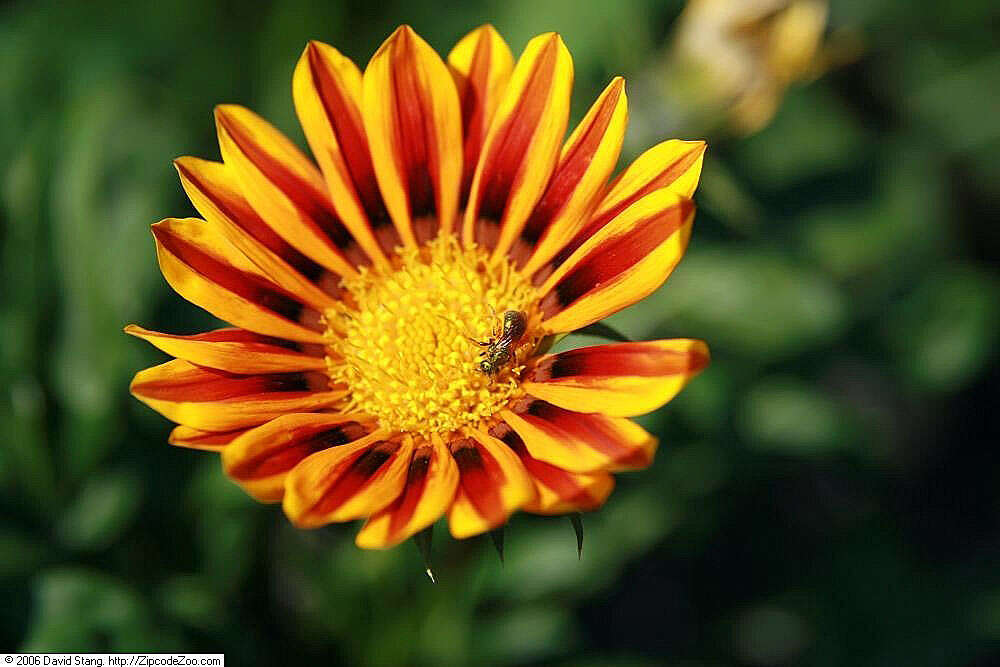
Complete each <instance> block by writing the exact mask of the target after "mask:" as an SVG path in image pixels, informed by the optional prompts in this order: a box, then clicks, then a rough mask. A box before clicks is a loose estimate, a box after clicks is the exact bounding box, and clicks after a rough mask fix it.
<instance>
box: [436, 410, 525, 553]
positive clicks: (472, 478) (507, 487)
mask: <svg viewBox="0 0 1000 667" xmlns="http://www.w3.org/2000/svg"><path fill="white" fill-rule="evenodd" d="M467 436H468V437H463V438H459V439H457V440H455V441H453V442H452V443H451V444H450V448H451V455H452V457H454V459H455V463H456V464H457V466H458V472H459V484H458V490H457V492H456V493H455V499H454V501H453V502H452V504H451V508H450V509H449V511H448V526H449V528H450V530H451V534H452V536H454V537H456V538H464V537H470V536H472V535H478V534H480V533H484V532H486V531H488V530H492V529H493V528H496V527H497V526H499V525H501V524H502V523H504V522H505V521H506V520H507V517H509V516H510V515H511V513H513V512H514V511H515V510H517V509H518V508H520V507H523V506H524V505H525V504H527V503H530V502H531V501H532V500H534V498H535V493H536V492H535V486H534V484H533V483H532V481H531V478H530V477H529V476H528V473H527V471H526V470H525V469H524V466H523V465H522V464H521V461H520V459H518V458H517V456H516V455H515V454H514V452H512V451H511V450H510V448H508V447H507V446H506V445H504V444H503V443H502V442H500V441H498V440H496V439H494V438H492V437H490V436H488V435H486V434H485V433H481V432H479V431H475V430H469V431H468V432H467Z"/></svg>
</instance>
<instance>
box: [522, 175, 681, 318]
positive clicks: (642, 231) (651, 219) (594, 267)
mask: <svg viewBox="0 0 1000 667" xmlns="http://www.w3.org/2000/svg"><path fill="white" fill-rule="evenodd" d="M693 219H694V203H693V202H692V201H691V200H690V199H684V198H682V197H680V196H679V195H676V194H674V193H672V192H670V191H669V190H666V189H663V190H657V191H656V192H654V193H652V194H649V195H647V196H646V197H644V198H642V199H640V200H639V201H638V202H636V203H635V204H633V205H632V206H631V207H629V208H628V209H626V210H625V211H624V212H622V213H621V214H620V215H619V216H618V217H616V218H615V219H614V220H612V221H611V222H610V223H608V224H607V225H605V226H604V227H603V228H602V229H601V230H600V231H598V233H597V234H595V235H594V236H593V237H591V238H590V239H589V240H587V242H586V243H584V244H583V245H582V246H580V248H579V249H578V250H577V251H576V252H575V253H573V254H572V255H571V256H570V257H569V258H568V259H567V260H566V262H565V263H564V264H563V265H562V266H560V267H559V268H558V269H556V271H555V273H553V274H552V275H551V276H550V277H549V278H548V280H546V282H545V283H544V284H543V285H542V286H541V287H540V288H539V293H540V294H541V295H542V297H541V300H540V306H541V310H542V314H543V322H542V325H543V326H544V327H546V328H547V329H548V330H549V331H552V332H564V331H573V330H575V329H578V328H580V327H583V326H586V325H588V324H592V323H593V322H597V321H598V320H601V319H603V318H605V317H607V316H608V315H611V314H612V313H615V312H618V311H619V310H621V309H622V308H625V307H626V306H629V305H631V304H633V303H635V302H636V301H639V300H640V299H643V298H644V297H646V296H648V295H649V294H650V293H652V292H653V291H654V290H655V289H656V288H657V287H659V286H660V285H661V284H662V283H663V281H664V280H666V279H667V276H669V275H670V273H671V271H673V269H674V267H675V266H677V263H678V262H679V261H680V259H681V257H682V256H683V254H684V250H685V249H686V248H687V242H688V239H689V238H690V235H691V222H692V220H693Z"/></svg>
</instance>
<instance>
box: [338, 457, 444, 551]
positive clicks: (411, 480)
mask: <svg viewBox="0 0 1000 667" xmlns="http://www.w3.org/2000/svg"><path fill="white" fill-rule="evenodd" d="M457 487H458V466H456V465H455V460H454V459H453V458H452V457H451V452H449V451H448V448H447V447H446V446H445V444H444V442H442V441H441V438H437V437H436V438H434V439H433V441H432V442H430V443H427V442H422V443H420V444H419V445H418V446H417V447H416V448H415V449H414V451H413V458H412V459H411V460H410V467H409V471H408V472H407V477H406V486H405V487H404V489H403V492H402V493H401V494H400V495H399V498H397V499H396V501H395V502H393V503H392V504H391V505H389V506H388V507H386V508H385V509H383V510H381V511H380V512H378V513H377V514H374V515H372V516H371V517H370V518H369V519H368V521H367V522H366V523H365V525H364V527H363V528H362V529H361V531H360V532H359V533H358V536H357V539H356V540H355V542H356V543H357V545H358V546H359V547H362V548H365V549H387V548H389V547H393V546H395V545H397V544H399V543H400V542H402V541H403V540H405V539H407V538H408V537H410V536H412V535H414V534H415V533H418V532H420V531H421V530H423V529H424V528H426V527H427V526H430V525H431V524H433V523H434V522H435V521H437V520H438V519H439V518H440V517H441V516H442V515H443V514H444V513H445V511H446V510H447V509H448V507H449V506H450V505H451V502H452V499H453V498H454V497H455V489H456V488H457Z"/></svg>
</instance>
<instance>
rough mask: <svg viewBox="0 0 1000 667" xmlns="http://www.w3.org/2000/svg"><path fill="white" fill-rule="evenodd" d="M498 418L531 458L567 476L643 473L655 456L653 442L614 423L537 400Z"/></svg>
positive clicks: (625, 423) (630, 426) (623, 422)
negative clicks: (575, 474) (625, 472)
mask: <svg viewBox="0 0 1000 667" xmlns="http://www.w3.org/2000/svg"><path fill="white" fill-rule="evenodd" d="M500 417H501V418H502V419H503V420H504V421H505V422H507V424H508V425H509V426H510V427H511V428H512V429H513V430H514V432H515V433H517V435H518V436H520V438H521V439H522V440H523V441H524V445H525V447H527V449H528V452H529V453H530V454H531V455H532V456H533V457H534V458H536V459H538V460H539V461H545V462H546V463H551V464H552V465H554V466H557V467H559V468H563V469H564V470H569V471H572V472H582V473H591V472H598V471H602V470H606V471H611V472H614V471H616V470H632V469H637V468H645V467H646V466H648V465H649V464H650V463H651V462H652V460H653V453H654V452H655V451H656V438H654V437H653V436H651V435H650V434H649V433H647V432H646V431H645V429H643V428H642V427H641V426H639V425H638V424H636V423H634V422H631V421H629V420H628V419H622V418H620V417H607V416H604V415H597V414H584V413H579V412H574V411H572V410H564V409H563V408H560V407H556V406H555V405H552V404H550V403H546V402H545V401H539V400H526V401H524V402H523V403H522V404H521V405H516V406H514V407H513V409H506V410H502V411H501V412H500Z"/></svg>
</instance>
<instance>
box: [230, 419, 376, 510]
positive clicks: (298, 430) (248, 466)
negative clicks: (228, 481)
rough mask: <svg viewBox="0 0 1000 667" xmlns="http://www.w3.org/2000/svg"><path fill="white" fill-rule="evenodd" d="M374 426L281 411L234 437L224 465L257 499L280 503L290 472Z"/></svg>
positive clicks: (361, 434)
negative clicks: (308, 458)
mask: <svg viewBox="0 0 1000 667" xmlns="http://www.w3.org/2000/svg"><path fill="white" fill-rule="evenodd" d="M373 430H374V429H373V428H372V426H371V424H370V420H368V419H367V418H365V417H361V416H359V415H350V414H346V415H344V414H322V413H306V414H289V415H282V416H281V417H278V418H276V419H272V420H271V421H269V422H267V423H266V424H263V425H261V426H258V427H257V428H254V429H251V430H249V431H247V432H245V433H244V434H242V435H241V436H239V437H238V438H236V439H235V440H233V441H232V442H231V443H230V444H229V446H228V447H226V448H225V449H223V450H222V467H223V469H224V470H225V471H226V474H227V475H229V476H230V477H231V478H232V479H233V481H235V482H236V483H237V484H239V485H240V486H242V487H243V488H244V489H245V490H246V492H247V493H249V494H250V495H251V496H253V497H254V498H256V499H257V500H259V501H261V502H265V503H273V502H278V501H279V500H281V498H282V496H284V492H285V476H286V475H287V473H288V471H290V470H291V469H292V468H294V467H295V466H296V465H298V464H299V462H300V461H302V460H303V459H305V458H306V457H307V456H309V455H311V454H314V453H316V452H320V451H323V450H325V449H328V448H330V447H339V446H341V445H345V444H347V443H350V442H354V441H356V440H359V439H361V438H362V437H364V436H366V435H368V434H369V433H371V432H372V431H373Z"/></svg>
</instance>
